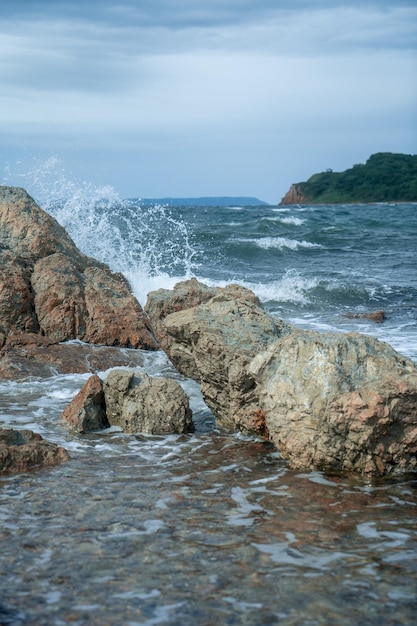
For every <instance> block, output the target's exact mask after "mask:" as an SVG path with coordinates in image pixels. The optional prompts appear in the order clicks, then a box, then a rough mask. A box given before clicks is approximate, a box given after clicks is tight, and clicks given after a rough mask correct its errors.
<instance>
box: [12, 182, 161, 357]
mask: <svg viewBox="0 0 417 626" xmlns="http://www.w3.org/2000/svg"><path fill="white" fill-rule="evenodd" d="M10 332H13V333H16V332H19V333H26V332H29V333H33V332H34V333H40V334H41V335H45V336H47V337H49V338H51V339H54V340H56V341H66V340H69V339H80V340H82V341H84V342H88V343H95V344H103V345H111V346H127V347H133V348H138V347H139V348H144V349H157V348H158V344H157V342H156V340H155V338H154V336H153V333H152V330H151V327H150V324H149V321H148V318H147V316H146V315H145V313H144V312H143V310H142V308H141V307H140V305H139V303H138V302H137V300H136V298H135V297H134V296H133V294H132V293H131V290H130V287H129V284H128V283H127V281H126V279H125V278H124V277H123V276H122V275H121V274H115V273H112V272H111V271H110V269H109V268H108V267H107V266H106V265H105V264H103V263H100V262H99V261H96V260H95V259H92V258H90V257H87V256H86V255H84V254H82V253H81V252H80V251H79V250H78V249H77V247H76V246H75V244H74V242H73V241H72V239H71V238H70V237H69V235H68V234H67V233H66V231H65V230H64V228H62V226H60V225H59V224H58V222H57V221H56V220H55V219H54V218H53V217H51V216H50V215H48V214H47V213H45V212H44V211H43V210H42V209H41V208H40V207H39V206H38V205H37V204H36V203H35V201H34V200H33V199H32V198H31V197H30V196H29V195H28V194H27V193H26V191H25V190H24V189H20V188H16V187H0V333H1V334H3V335H6V336H7V335H8V334H9V333H10Z"/></svg>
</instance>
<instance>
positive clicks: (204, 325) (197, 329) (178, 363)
mask: <svg viewBox="0 0 417 626" xmlns="http://www.w3.org/2000/svg"><path fill="white" fill-rule="evenodd" d="M234 294H235V291H232V292H231V293H229V292H227V291H221V292H219V293H218V294H217V295H216V296H214V297H213V298H211V299H210V300H209V301H208V302H206V303H204V304H201V305H200V306H196V307H193V308H191V309H185V310H184V311H179V312H177V313H171V314H170V315H168V316H167V317H166V318H165V321H164V328H165V332H166V333H167V335H168V336H169V337H170V341H169V342H168V346H167V347H166V350H167V354H168V356H169V358H170V359H171V361H172V363H173V364H174V365H175V367H176V368H177V369H178V370H179V371H180V372H181V373H182V374H184V375H185V376H188V377H190V378H193V379H194V380H196V381H197V382H199V383H200V386H201V391H202V394H203V397H204V400H205V402H206V404H207V405H208V407H209V408H210V409H211V410H212V411H213V413H214V414H215V416H216V418H217V420H218V422H219V424H220V425H221V426H222V427H225V428H232V429H235V428H237V429H240V430H244V431H246V432H249V433H255V434H265V421H264V415H263V413H262V410H261V407H260V404H259V400H258V397H257V394H256V389H255V387H256V385H255V380H254V378H253V376H252V374H251V373H250V372H249V369H248V366H249V363H250V362H251V360H252V359H253V358H254V357H255V356H256V355H257V354H258V353H259V352H260V351H262V350H264V349H265V348H266V347H267V346H268V345H269V343H271V342H272V341H274V340H276V339H279V338H280V337H282V336H283V335H286V334H288V333H290V332H292V331H293V327H292V326H291V325H290V324H287V323H285V322H283V321H282V320H279V319H276V318H274V317H272V316H270V315H268V314H267V313H266V312H265V311H264V310H263V308H262V307H261V306H260V305H259V304H257V303H256V301H254V299H253V298H252V297H250V298H246V297H242V298H238V299H236V298H234V297H233V295H234ZM242 295H245V294H242Z"/></svg>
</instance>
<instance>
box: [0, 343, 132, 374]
mask: <svg viewBox="0 0 417 626" xmlns="http://www.w3.org/2000/svg"><path fill="white" fill-rule="evenodd" d="M142 365H143V353H142V352H141V351H139V350H129V349H127V348H123V349H120V348H114V347H110V346H95V345H91V344H84V343H80V342H66V343H58V342H56V341H55V340H53V339H48V338H47V337H43V336H42V335H37V334H35V333H22V334H10V335H8V336H7V337H6V336H5V335H3V336H2V335H1V334H0V380H1V379H8V380H20V379H22V378H27V377H28V376H36V377H38V378H49V377H51V376H55V375H56V374H69V373H77V374H83V373H84V372H91V373H95V372H99V371H105V370H107V369H110V368H111V367H138V366H142Z"/></svg>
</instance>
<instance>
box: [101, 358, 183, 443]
mask: <svg viewBox="0 0 417 626" xmlns="http://www.w3.org/2000/svg"><path fill="white" fill-rule="evenodd" d="M104 398H105V403H106V415H107V419H108V421H109V423H110V424H111V425H112V426H120V427H121V428H122V429H123V430H124V432H126V433H148V434H152V435H168V434H176V433H178V434H179V433H188V432H193V431H194V425H193V422H192V414H191V409H190V406H189V400H188V397H187V395H186V394H185V392H184V391H183V389H182V387H181V385H180V384H179V383H178V382H177V381H175V380H173V379H172V378H154V377H150V376H148V375H147V374H138V373H134V372H132V371H127V370H112V371H111V372H110V373H109V375H108V376H107V379H106V381H105V383H104Z"/></svg>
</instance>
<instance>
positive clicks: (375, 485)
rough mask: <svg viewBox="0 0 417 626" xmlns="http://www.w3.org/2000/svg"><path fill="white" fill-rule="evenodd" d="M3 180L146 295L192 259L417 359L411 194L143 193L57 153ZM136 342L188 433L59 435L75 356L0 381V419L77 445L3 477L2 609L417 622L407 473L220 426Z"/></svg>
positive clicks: (138, 624) (91, 616)
mask: <svg viewBox="0 0 417 626" xmlns="http://www.w3.org/2000/svg"><path fill="white" fill-rule="evenodd" d="M4 184H9V185H17V186H21V187H24V188H26V189H27V191H28V192H29V193H30V194H31V195H32V196H33V197H34V198H35V199H36V201H37V202H38V203H39V205H40V206H41V207H42V208H43V209H45V210H46V211H48V212H49V213H50V214H52V215H54V216H55V217H56V219H57V220H58V221H59V222H60V223H61V224H62V225H63V226H64V227H65V228H66V229H67V231H68V232H69V233H70V235H71V236H72V238H73V239H74V241H75V242H76V244H77V245H78V247H79V248H80V249H81V250H82V251H83V252H85V253H86V254H88V255H90V256H93V257H95V258H98V259H100V260H102V261H104V262H106V263H108V265H109V266H110V267H111V268H112V269H113V270H115V271H121V272H123V273H124V274H125V276H126V277H127V278H128V280H129V282H130V284H131V287H132V291H133V292H134V294H135V295H136V296H137V298H138V300H139V302H140V303H141V304H142V305H144V304H145V303H146V299H147V294H148V293H149V292H150V291H153V290H156V289H159V288H169V289H171V288H172V287H173V286H174V285H175V284H176V283H177V282H179V281H181V280H185V279H188V278H191V277H196V278H197V279H198V280H200V281H202V282H204V283H206V284H208V285H212V286H224V285H226V284H228V283H232V282H233V283H239V284H241V285H244V286H245V287H248V288H250V289H252V290H253V291H254V292H255V293H256V294H257V295H258V296H259V298H260V300H261V301H262V303H263V305H264V306H265V308H266V309H267V311H269V312H270V313H271V314H274V315H277V316H279V317H280V318H283V319H285V320H287V321H290V322H292V323H294V324H296V325H297V326H299V327H301V328H306V329H314V330H318V331H322V332H327V331H334V332H338V333H346V332H348V331H352V330H353V331H358V332H361V333H364V334H367V335H372V336H374V337H376V338H378V339H379V340H381V341H384V342H388V343H389V344H391V345H392V346H393V347H394V348H395V349H396V350H398V351H399V352H400V353H402V354H404V355H406V356H407V357H409V358H411V359H412V360H414V361H415V362H417V254H416V251H417V205H416V204H407V203H399V204H374V205H373V204H367V205H337V206H332V205H323V206H309V205H299V206H298V205H297V206H279V205H275V206H270V205H262V206H239V205H236V206H215V205H213V206H175V205H170V206H166V205H164V204H163V203H158V202H155V203H154V204H151V205H149V204H148V203H143V202H141V200H140V198H133V199H132V198H130V199H126V198H122V197H121V196H120V195H119V194H118V193H117V191H116V190H114V189H113V188H112V187H110V186H108V187H100V188H98V187H96V186H94V185H93V184H90V183H88V182H84V181H74V180H72V179H71V178H70V177H68V176H67V175H66V173H65V172H64V171H63V170H61V169H60V168H59V167H57V164H56V162H54V163H51V162H49V163H46V164H44V165H43V167H42V168H40V167H37V168H35V169H32V170H28V171H27V172H24V173H22V172H21V171H20V172H18V174H16V173H15V174H13V173H10V172H9V173H8V176H7V177H5V179H4ZM214 204H215V203H214ZM375 311H383V313H384V321H383V322H382V323H376V322H375V321H372V320H371V319H369V318H368V317H366V315H367V314H369V313H372V312H375ZM141 356H142V365H141V366H140V368H139V369H140V370H141V371H146V372H147V373H149V374H150V375H152V376H166V377H172V378H175V379H176V380H178V381H179V383H180V384H181V385H182V386H183V388H184V389H185V390H186V392H187V393H188V395H189V396H190V401H191V407H192V410H193V416H194V421H195V426H196V432H195V433H194V434H191V435H178V436H177V435H175V436H174V435H172V436H165V437H162V436H151V435H143V434H140V433H138V434H137V435H127V434H124V433H122V432H120V431H119V430H118V429H116V428H110V429H108V430H105V431H100V432H96V433H91V434H88V435H73V434H71V433H70V432H69V431H68V430H67V429H66V428H65V426H64V424H63V423H62V421H61V419H60V416H61V413H62V411H63V410H64V408H65V407H66V406H67V404H68V403H69V402H70V401H71V399H72V398H73V397H74V395H75V394H76V393H77V391H78V390H79V389H80V387H81V386H82V385H83V384H84V382H85V381H86V380H87V378H88V376H89V375H88V374H83V375H80V374H69V375H57V374H55V375H51V377H50V378H47V379H44V378H36V377H35V378H30V379H24V380H21V381H18V382H16V381H4V380H3V381H0V426H2V427H11V428H17V429H23V428H29V429H31V430H33V431H35V432H38V433H40V434H41V435H42V436H43V437H44V438H46V439H47V440H50V441H53V442H56V443H59V444H60V445H63V446H64V447H65V448H66V449H67V450H68V451H69V454H70V456H71V460H70V461H69V462H68V463H65V464H63V465H61V466H59V467H56V468H52V469H45V470H39V471H35V472H31V473H24V474H20V475H16V476H2V477H1V478H0V624H1V625H2V626H5V625H10V626H20V625H22V626H23V625H25V626H26V625H30V626H38V625H39V626H64V625H65V626H66V625H68V624H71V625H74V626H95V625H97V626H156V625H159V624H161V625H163V624H166V625H171V626H219V625H221V626H223V625H242V626H263V625H270V624H271V625H272V624H279V625H282V626H321V625H341V626H351V625H353V624H354V625H355V626H367V625H378V626H398V625H412V624H415V623H416V620H417V476H416V475H401V476H396V477H390V478H385V479H363V478H360V477H355V476H349V475H326V474H324V473H322V472H317V471H302V472H300V471H294V470H291V469H289V467H288V466H287V463H286V462H285V461H284V460H283V459H281V458H280V455H279V453H278V451H277V450H276V449H275V448H274V447H273V446H272V445H271V444H270V443H269V442H265V441H263V440H260V439H257V438H254V437H248V436H244V435H242V434H240V433H233V432H228V431H225V430H222V429H220V428H219V427H218V425H217V424H216V422H215V419H214V417H213V415H212V414H211V413H210V411H209V409H208V408H207V407H206V405H205V404H204V401H203V399H202V396H201V393H200V390H199V387H198V385H197V384H196V383H195V382H193V381H191V380H189V379H186V378H185V377H183V376H182V375H180V374H179V373H178V372H176V371H175V369H174V368H173V367H172V365H171V364H170V362H169V360H168V359H167V357H166V356H165V354H164V353H162V352H161V351H159V352H145V351H143V352H142V354H141ZM107 373H108V372H106V371H104V372H99V375H100V376H102V377H103V378H105V376H106V375H107Z"/></svg>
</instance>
